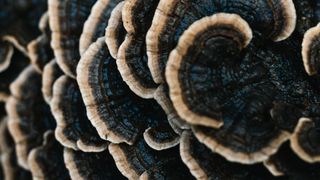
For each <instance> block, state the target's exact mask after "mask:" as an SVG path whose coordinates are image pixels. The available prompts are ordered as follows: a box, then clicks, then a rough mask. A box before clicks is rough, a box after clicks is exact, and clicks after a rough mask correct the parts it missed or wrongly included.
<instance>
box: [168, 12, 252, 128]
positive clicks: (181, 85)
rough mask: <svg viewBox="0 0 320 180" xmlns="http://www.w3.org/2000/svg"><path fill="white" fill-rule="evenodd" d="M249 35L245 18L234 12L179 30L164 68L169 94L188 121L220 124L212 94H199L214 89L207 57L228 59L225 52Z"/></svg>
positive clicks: (243, 44)
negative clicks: (178, 36)
mask: <svg viewBox="0 0 320 180" xmlns="http://www.w3.org/2000/svg"><path fill="white" fill-rule="evenodd" d="M251 38H252V32H251V29H250V27H249V25H248V24H247V22H246V21H244V20H243V19H242V18H241V17H240V16H238V15H235V14H226V13H219V14H216V15H213V16H210V17H206V18H203V19H201V20H198V21H196V22H195V23H194V24H192V25H191V26H190V27H189V28H188V30H186V31H185V32H184V33H183V35H182V36H181V37H180V40H179V43H178V45H177V47H176V48H175V50H173V51H172V52H171V54H170V57H169V60H168V65H167V68H166V79H167V82H168V85H169V90H170V98H171V100H172V101H173V105H174V107H175V109H176V110H177V112H178V114H179V116H180V117H181V118H183V119H185V120H186V121H187V122H188V123H191V124H198V125H204V126H210V127H215V128H218V127H221V126H222V125H223V121H222V120H221V115H220V113H219V112H218V111H219V108H220V107H219V105H217V102H216V101H217V100H216V98H212V99H211V98H210V99H206V97H201V96H208V95H209V94H210V93H214V91H218V90H209V89H211V88H214V87H215V86H217V85H219V84H217V85H216V84H215V83H216V82H215V81H216V80H213V79H212V80H211V79H210V78H211V77H212V75H213V73H214V72H211V71H210V65H212V66H213V63H214V62H211V58H212V59H213V58H214V59H217V61H219V60H220V59H221V58H229V59H226V60H224V61H232V60H231V58H230V57H225V56H234V55H236V54H237V53H239V52H240V51H241V50H242V49H243V48H245V47H246V46H247V45H248V44H249V42H250V40H251ZM199 47H202V48H199ZM219 49H220V50H219ZM222 51H223V52H224V54H222ZM212 52H216V54H218V53H220V54H221V57H214V55H213V53H212ZM216 54H215V55H216ZM216 56H219V55H216ZM195 59H201V61H200V60H195ZM204 59H208V60H204ZM209 59H210V60H209ZM218 59H219V60H218ZM212 61H213V60H212ZM211 74H212V75H211ZM203 82H206V84H204V83H203ZM217 83H218V82H217ZM210 91H211V92H210ZM209 101H210V102H209ZM217 110H218V111H217Z"/></svg>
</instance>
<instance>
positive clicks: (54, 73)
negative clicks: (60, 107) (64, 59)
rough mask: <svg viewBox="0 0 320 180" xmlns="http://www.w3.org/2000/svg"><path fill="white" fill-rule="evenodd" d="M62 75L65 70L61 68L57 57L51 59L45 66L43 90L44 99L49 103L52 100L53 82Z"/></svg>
mask: <svg viewBox="0 0 320 180" xmlns="http://www.w3.org/2000/svg"><path fill="white" fill-rule="evenodd" d="M62 75H63V72H62V71H61V69H60V68H59V66H58V64H57V62H56V60H55V59H53V60H51V61H50V62H49V63H47V64H46V65H45V66H44V68H43V72H42V87H41V92H42V95H43V98H44V100H45V101H46V102H47V104H49V105H50V101H51V100H52V94H53V84H54V82H55V81H56V80H57V79H58V78H59V77H60V76H62Z"/></svg>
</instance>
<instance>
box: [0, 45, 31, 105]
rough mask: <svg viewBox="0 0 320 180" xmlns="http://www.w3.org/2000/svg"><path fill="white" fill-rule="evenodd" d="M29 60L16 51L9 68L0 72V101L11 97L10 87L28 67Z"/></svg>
mask: <svg viewBox="0 0 320 180" xmlns="http://www.w3.org/2000/svg"><path fill="white" fill-rule="evenodd" d="M28 63H29V59H28V58H27V57H26V56H24V55H23V54H22V53H21V52H20V51H18V50H17V49H14V53H13V55H12V57H11V62H10V65H9V67H8V68H7V69H6V70H5V71H2V72H0V100H1V101H4V100H6V99H7V98H8V96H9V95H10V90H9V86H10V83H12V82H13V81H14V80H15V79H16V78H17V77H18V75H19V74H20V72H21V71H22V70H23V69H24V68H25V67H26V66H27V65H28Z"/></svg>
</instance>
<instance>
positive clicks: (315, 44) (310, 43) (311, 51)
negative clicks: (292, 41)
mask: <svg viewBox="0 0 320 180" xmlns="http://www.w3.org/2000/svg"><path fill="white" fill-rule="evenodd" d="M319 38H320V24H318V25H317V26H315V27H312V28H310V29H309V30H308V31H307V32H306V33H305V34H304V37H303V42H302V60H303V65H304V68H305V70H306V72H307V73H308V74H309V75H315V74H318V69H319V66H320V62H319V48H320V43H319Z"/></svg>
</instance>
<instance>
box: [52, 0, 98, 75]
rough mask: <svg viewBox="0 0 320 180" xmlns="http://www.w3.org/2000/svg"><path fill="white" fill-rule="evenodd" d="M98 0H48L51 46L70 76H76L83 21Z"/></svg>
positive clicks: (61, 65)
mask: <svg viewBox="0 0 320 180" xmlns="http://www.w3.org/2000/svg"><path fill="white" fill-rule="evenodd" d="M95 2H96V0H48V13H49V23H50V29H51V31H52V35H51V39H52V40H51V47H52V48H53V52H54V55H55V58H56V60H57V63H58V64H59V66H60V68H61V69H62V71H63V72H64V73H66V74H67V75H68V76H70V77H73V78H75V77H76V67H77V64H78V61H79V58H80V52H79V48H78V47H79V38H80V35H81V33H82V28H83V23H84V22H85V21H86V19H87V17H88V16H89V14H90V11H91V7H92V6H93V4H94V3H95Z"/></svg>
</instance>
